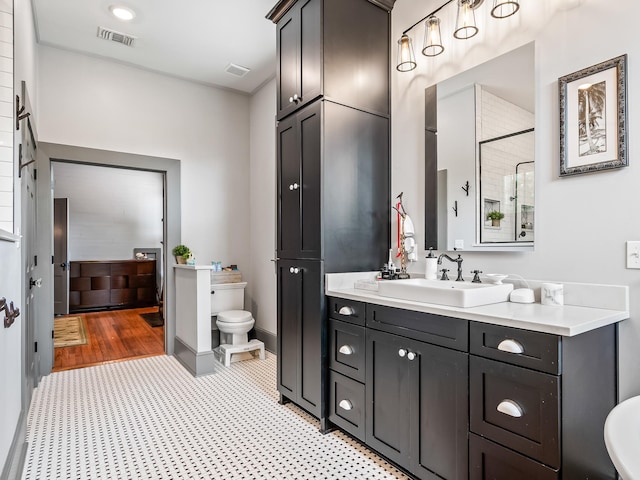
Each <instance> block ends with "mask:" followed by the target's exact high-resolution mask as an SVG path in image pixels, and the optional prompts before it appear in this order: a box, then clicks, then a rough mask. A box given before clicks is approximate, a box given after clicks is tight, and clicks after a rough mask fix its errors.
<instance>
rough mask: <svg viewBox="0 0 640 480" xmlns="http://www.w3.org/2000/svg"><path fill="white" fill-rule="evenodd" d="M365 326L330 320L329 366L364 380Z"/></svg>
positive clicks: (360, 380)
mask: <svg viewBox="0 0 640 480" xmlns="http://www.w3.org/2000/svg"><path fill="white" fill-rule="evenodd" d="M365 344H366V343H365V335H364V327H360V326H358V325H352V324H350V323H345V322H341V321H339V320H333V319H330V320H329V368H331V369H332V370H335V371H336V372H340V373H342V374H343V375H346V376H348V377H351V378H353V379H355V380H358V381H359V382H364V378H365V376H364V362H365V354H364V351H365Z"/></svg>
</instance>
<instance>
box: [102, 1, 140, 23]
mask: <svg viewBox="0 0 640 480" xmlns="http://www.w3.org/2000/svg"><path fill="white" fill-rule="evenodd" d="M109 11H110V12H111V14H112V15H113V16H114V17H116V18H117V19H118V20H122V21H124V22H129V21H131V20H133V19H134V18H135V17H136V12H134V11H133V10H131V9H130V8H127V7H123V6H120V5H111V6H110V7H109Z"/></svg>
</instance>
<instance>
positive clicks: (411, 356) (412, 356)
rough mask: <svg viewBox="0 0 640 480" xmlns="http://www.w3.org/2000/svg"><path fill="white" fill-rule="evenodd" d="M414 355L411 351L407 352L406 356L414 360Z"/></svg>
mask: <svg viewBox="0 0 640 480" xmlns="http://www.w3.org/2000/svg"><path fill="white" fill-rule="evenodd" d="M416 357H417V355H416V354H415V353H413V352H409V353H407V358H408V359H409V360H414V359H415V358H416Z"/></svg>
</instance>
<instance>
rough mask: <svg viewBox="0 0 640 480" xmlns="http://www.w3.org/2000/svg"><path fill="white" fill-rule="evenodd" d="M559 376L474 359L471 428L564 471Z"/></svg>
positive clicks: (470, 388) (470, 381) (472, 359)
mask: <svg viewBox="0 0 640 480" xmlns="http://www.w3.org/2000/svg"><path fill="white" fill-rule="evenodd" d="M559 389H560V381H559V377H556V376H554V375H549V374H546V373H542V372H534V371H532V370H528V369H526V368H521V367H516V366H513V365H507V364H505V363H500V362H496V361H493V360H487V359H484V358H480V357H474V356H470V365H469V397H470V398H469V400H470V430H471V431H472V432H474V433H477V434H479V435H482V436H484V437H487V438H489V439H491V440H494V441H495V442H497V443H499V444H501V445H504V446H508V447H509V448H512V449H514V450H516V451H518V452H520V453H523V454H525V455H527V456H529V457H531V458H533V459H535V460H538V461H540V462H543V463H545V464H546V465H549V466H551V467H554V468H559V467H560V446H559V438H560V408H559Z"/></svg>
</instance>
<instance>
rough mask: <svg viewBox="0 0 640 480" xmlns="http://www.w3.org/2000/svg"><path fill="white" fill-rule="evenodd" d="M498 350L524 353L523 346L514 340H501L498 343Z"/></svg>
mask: <svg viewBox="0 0 640 480" xmlns="http://www.w3.org/2000/svg"><path fill="white" fill-rule="evenodd" d="M498 350H502V351H503V352H508V353H524V347H523V346H522V344H521V343H520V342H517V341H516V340H512V339H508V340H503V341H501V342H500V343H499V344H498Z"/></svg>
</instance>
